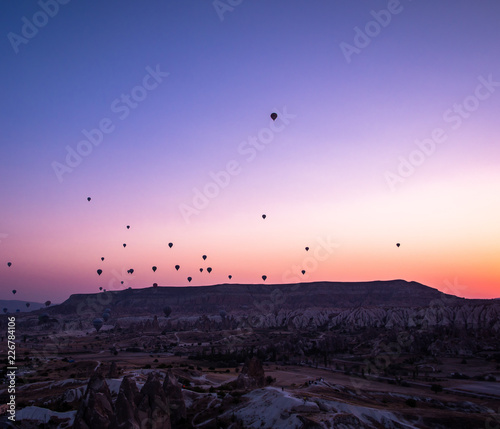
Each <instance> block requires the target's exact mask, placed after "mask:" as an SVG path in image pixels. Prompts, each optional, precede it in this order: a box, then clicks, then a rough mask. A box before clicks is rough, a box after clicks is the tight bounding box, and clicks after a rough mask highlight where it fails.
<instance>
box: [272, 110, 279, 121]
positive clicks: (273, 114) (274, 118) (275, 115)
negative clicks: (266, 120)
mask: <svg viewBox="0 0 500 429" xmlns="http://www.w3.org/2000/svg"><path fill="white" fill-rule="evenodd" d="M277 117H278V114H277V113H274V112H273V113H271V119H272V120H273V121H275V120H276V118H277Z"/></svg>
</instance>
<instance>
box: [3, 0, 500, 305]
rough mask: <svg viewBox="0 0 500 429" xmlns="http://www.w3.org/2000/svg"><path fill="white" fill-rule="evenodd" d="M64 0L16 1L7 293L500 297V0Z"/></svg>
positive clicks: (6, 160) (10, 38) (6, 178)
mask: <svg viewBox="0 0 500 429" xmlns="http://www.w3.org/2000/svg"><path fill="white" fill-rule="evenodd" d="M65 1H66V3H65V4H60V3H57V7H56V6H54V5H55V3H54V0H46V6H44V7H45V8H46V9H47V10H48V11H49V12H50V14H51V15H53V16H48V15H47V14H46V13H45V12H44V11H43V7H42V5H43V4H45V3H44V2H43V0H42V2H40V3H38V2H35V1H23V2H14V1H10V2H3V4H2V6H1V11H2V13H1V14H0V30H1V31H0V34H1V35H2V39H1V43H0V52H1V54H0V55H1V58H2V67H1V69H0V78H1V82H2V102H1V111H0V114H1V115H0V130H1V131H0V132H1V134H0V144H1V157H0V180H1V185H2V186H1V187H0V201H1V203H0V204H1V205H0V298H2V299H11V298H13V295H12V293H11V290H12V289H17V291H18V292H17V294H16V296H15V298H16V299H24V300H28V301H30V300H31V301H42V302H43V301H45V300H47V299H49V300H51V301H52V302H61V301H63V300H65V299H66V298H68V297H69V295H70V294H73V293H94V292H97V291H98V288H99V287H103V288H106V289H108V290H119V289H123V288H124V287H129V286H131V287H134V288H135V287H149V286H151V285H152V283H153V282H157V283H158V284H160V285H175V286H177V285H179V286H186V285H192V286H197V285H207V284H216V283H222V282H228V281H231V282H237V283H262V279H261V276H262V275H264V274H265V275H267V280H266V283H283V282H295V281H302V280H303V281H319V280H331V281H365V280H379V279H381V280H389V279H398V278H400V279H405V280H408V281H410V280H413V281H418V282H421V283H423V284H426V285H428V286H432V287H435V288H437V289H439V290H442V291H444V292H447V293H453V294H455V295H458V296H465V297H469V298H493V297H499V296H500V222H499V219H500V192H499V190H500V189H499V188H500V186H499V185H500V168H499V161H500V144H499V136H500V121H499V116H498V114H499V112H500V56H499V55H498V47H499V46H500V30H499V28H500V18H499V17H500V4H499V3H498V1H496V0H484V1H480V2H478V1H475V0H468V1H464V0H462V1H459V0H453V1H451V0H445V1H440V2H435V1H431V0H420V1H413V2H412V1H410V0H401V1H400V2H397V1H395V0H391V1H371V2H353V1H347V0H343V1H326V0H323V1H320V0H317V1H315V2H305V1H290V0H275V1H264V0H243V1H241V2H238V1H235V0H233V1H232V2H231V3H232V4H233V5H234V6H230V3H229V1H228V0H221V1H218V2H212V1H203V2H202V1H193V0H191V1H188V0H186V1H153V0H152V1H148V2H142V1H138V0H137V1H131V0H129V1H117V0H115V1H107V2H98V1H93V2H90V1H89V2H82V1H76V0H71V1H68V0H65ZM382 10H384V11H386V12H380V11H382ZM388 10H391V11H388ZM376 17H377V18H378V19H379V20H380V22H381V23H382V24H378V23H376V19H377V18H376ZM34 22H35V24H34ZM36 25H38V27H36ZM35 32H36V34H34V33H35ZM360 33H363V34H360ZM366 33H368V34H369V35H368V36H367V35H366ZM155 70H157V71H158V70H159V71H160V74H159V75H158V74H157V72H155ZM151 73H152V74H151ZM167 73H168V75H167ZM148 74H149V75H150V76H149V77H147V75H148ZM155 77H156V80H155ZM488 82H489V83H488ZM145 87H147V89H145ZM127 97H129V99H128V100H129V101H127ZM127 103H129V104H128V105H127ZM271 112H277V113H278V115H279V117H278V119H277V120H276V121H275V122H274V123H273V121H272V120H271V119H270V116H269V115H270V113H271ZM271 126H273V127H274V128H273V129H272V128H270V127H271ZM99 127H101V128H103V129H104V130H105V131H107V132H106V133H102V139H101V142H100V144H98V145H92V143H88V140H89V138H87V137H85V135H84V133H83V131H85V130H86V131H88V132H90V134H92V135H93V136H94V137H95V138H97V137H99V136H98V134H99V133H98V132H96V131H92V130H94V129H98V128H99ZM433 138H434V140H435V142H434V141H432V142H431V140H429V139H433ZM426 139H427V140H426ZM84 140H87V143H85V142H84V143H81V142H82V141H84ZM424 140H425V141H426V143H424V144H423V148H424V149H419V145H418V142H417V141H424ZM252 142H253V143H252ZM252 144H253V145H252ZM68 148H69V149H68ZM77 149H78V150H80V151H84V152H82V154H84V155H82V156H81V157H80V160H75V159H74V158H73V159H69V161H70V162H71V161H72V162H73V164H71V165H68V164H67V161H68V160H67V156H68V153H69V152H68V150H69V151H76V150H77ZM85 150H86V151H87V152H85ZM422 150H425V153H424V152H422ZM419 151H420V152H419ZM70 158H71V157H70ZM409 162H412V163H413V164H414V165H413V166H412V165H411V164H408V163H409ZM214 177H217V179H214ZM217 181H219V184H217V183H216V182H217ZM200 195H204V196H203V197H200ZM88 196H90V197H91V198H92V200H91V201H90V202H88V201H87V197H88ZM263 213H265V214H266V215H267V218H266V219H265V220H263V219H262V217H261V215H262V214H263ZM126 225H130V226H131V228H130V229H129V230H127V228H126ZM169 242H173V243H174V246H173V248H172V249H170V248H169V247H168V243H169ZM398 242H399V243H401V246H400V247H399V248H398V247H396V243H398ZM123 243H126V244H127V247H126V248H123V246H122V244H123ZM305 246H309V247H310V250H309V252H306V251H305V249H304V248H305ZM203 254H206V255H208V258H207V260H206V261H203V260H202V257H201V256H202V255H203ZM101 256H103V257H105V260H104V262H101V259H100V258H101ZM8 261H10V262H12V266H11V267H7V262H8ZM176 264H179V265H180V266H181V269H180V270H179V271H176V270H175V269H174V265H176ZM152 265H156V266H157V267H158V270H157V271H156V273H153V271H152V270H151V266H152ZM208 266H211V267H212V268H213V272H212V273H211V274H208V273H207V272H206V270H204V271H203V273H200V272H199V268H200V267H202V268H205V269H206V267H208ZM99 268H100V269H102V270H103V274H102V275H101V276H98V275H97V273H96V270H97V269H99ZM129 268H133V269H134V270H135V271H134V274H133V275H130V274H127V273H126V271H127V270H128V269H129ZM302 269H305V270H306V274H305V275H302V274H301V273H300V271H301V270H302ZM229 274H231V275H232V280H228V275H229ZM188 276H191V277H192V278H193V280H192V282H191V283H188V281H187V277H188ZM122 280H123V281H124V284H123V285H122V284H121V283H120V281H122Z"/></svg>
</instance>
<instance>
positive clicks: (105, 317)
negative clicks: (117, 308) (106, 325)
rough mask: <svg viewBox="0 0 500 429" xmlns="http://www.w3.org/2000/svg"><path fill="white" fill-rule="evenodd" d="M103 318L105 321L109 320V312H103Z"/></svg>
mask: <svg viewBox="0 0 500 429" xmlns="http://www.w3.org/2000/svg"><path fill="white" fill-rule="evenodd" d="M102 318H103V320H104V321H105V322H107V321H108V320H109V313H106V312H104V313H102Z"/></svg>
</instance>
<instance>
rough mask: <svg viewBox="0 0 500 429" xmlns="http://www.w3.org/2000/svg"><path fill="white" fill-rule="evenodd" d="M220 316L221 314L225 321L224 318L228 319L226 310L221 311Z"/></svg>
mask: <svg viewBox="0 0 500 429" xmlns="http://www.w3.org/2000/svg"><path fill="white" fill-rule="evenodd" d="M219 314H220V317H222V318H223V319H224V317H226V310H221V311H219Z"/></svg>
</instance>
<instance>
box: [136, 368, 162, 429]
mask: <svg viewBox="0 0 500 429" xmlns="http://www.w3.org/2000/svg"><path fill="white" fill-rule="evenodd" d="M136 404H137V416H138V420H139V427H140V428H141V429H171V425H170V406H169V404H168V400H167V396H166V395H165V392H164V391H163V388H162V385H161V382H160V380H159V377H158V374H156V373H151V374H149V376H148V379H147V381H146V383H145V384H144V386H143V387H142V389H141V391H140V392H139V396H138V398H137V402H136Z"/></svg>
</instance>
